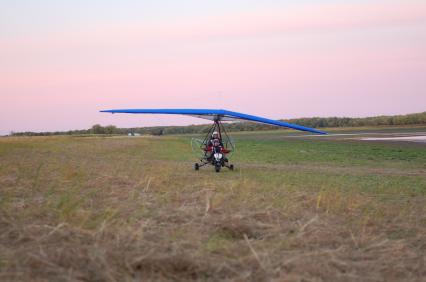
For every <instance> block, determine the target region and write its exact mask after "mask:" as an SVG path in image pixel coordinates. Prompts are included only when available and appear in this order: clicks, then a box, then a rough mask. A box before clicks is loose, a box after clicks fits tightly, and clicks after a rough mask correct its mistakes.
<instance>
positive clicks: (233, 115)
mask: <svg viewBox="0 0 426 282" xmlns="http://www.w3.org/2000/svg"><path fill="white" fill-rule="evenodd" d="M101 112H103V113H113V114H115V113H124V114H165V115H188V116H193V117H197V118H203V119H209V120H213V121H232V120H238V121H252V122H258V123H264V124H270V125H275V126H281V127H287V128H292V129H296V130H300V131H307V132H312V133H317V134H327V132H324V131H321V130H317V129H314V128H309V127H305V126H301V125H297V124H292V123H287V122H283V121H279V120H273V119H268V118H263V117H258V116H253V115H247V114H242V113H238V112H232V111H227V110H211V109H119V110H103V111H101Z"/></svg>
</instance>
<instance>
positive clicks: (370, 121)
mask: <svg viewBox="0 0 426 282" xmlns="http://www.w3.org/2000/svg"><path fill="white" fill-rule="evenodd" d="M283 121H285V122H289V123H296V124H299V125H302V126H307V127H313V128H324V127H328V128H332V127H367V126H392V125H426V112H423V113H415V114H408V115H394V116H375V117H365V118H348V117H326V118H321V117H313V118H298V119H288V120H283ZM210 127H211V125H210V124H209V125H188V126H154V127H136V128H118V127H116V126H114V125H108V126H101V125H100V124H95V125H93V126H92V127H91V128H89V129H82V130H69V131H55V132H30V131H27V132H12V133H11V134H10V135H13V136H49V135H87V134H106V135H124V134H141V135H170V134H198V133H207V132H208V130H209V129H210ZM225 128H226V130H227V131H230V132H235V131H259V130H278V129H281V128H279V127H275V126H271V125H265V124H259V123H251V122H235V123H227V124H225Z"/></svg>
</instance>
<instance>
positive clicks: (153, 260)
mask: <svg viewBox="0 0 426 282" xmlns="http://www.w3.org/2000/svg"><path fill="white" fill-rule="evenodd" d="M424 132H426V128H420V127H419V128H402V129H389V128H382V129H377V128H376V129H374V128H373V129H368V130H364V131H363V134H361V135H358V134H359V133H360V132H359V131H357V129H350V130H341V131H336V132H333V133H336V135H332V136H325V137H324V136H323V137H309V136H303V135H304V134H303V133H294V132H293V133H290V132H288V131H273V132H252V133H237V134H233V136H234V138H235V140H236V141H237V151H238V152H237V153H236V154H235V155H234V156H233V157H232V162H233V163H234V164H235V166H236V170H235V171H233V172H232V171H228V170H223V172H221V173H219V174H217V173H215V172H214V169H213V167H206V168H203V169H202V170H200V171H198V172H196V171H194V170H193V163H194V161H195V160H196V158H195V157H194V155H193V153H192V151H191V148H190V146H189V144H190V139H191V137H190V136H163V137H96V136H92V137H70V136H60V137H32V138H29V137H19V138H18V137H16V138H15V137H8V138H0V280H1V281H11V280H18V281H29V280H31V281H69V280H72V281H75V280H82V281H147V280H156V281H158V280H170V281H176V280H202V281H217V280H231V281H426V263H425V261H426V143H415V142H408V141H389V142H387V141H384V140H376V141H373V140H370V141H368V140H360V139H361V138H362V137H366V136H365V133H368V137H386V136H389V137H392V136H407V134H408V135H422V134H423V135H426V134H424ZM337 134H338V135H337Z"/></svg>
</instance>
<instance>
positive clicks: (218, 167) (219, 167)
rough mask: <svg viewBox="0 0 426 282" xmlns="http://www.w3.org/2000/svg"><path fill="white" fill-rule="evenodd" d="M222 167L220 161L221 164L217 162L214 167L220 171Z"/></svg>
mask: <svg viewBox="0 0 426 282" xmlns="http://www.w3.org/2000/svg"><path fill="white" fill-rule="evenodd" d="M221 168H222V166H221V165H220V163H219V164H216V165H215V166H214V169H215V171H216V172H220V169H221Z"/></svg>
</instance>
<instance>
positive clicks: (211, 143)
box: [207, 131, 223, 148]
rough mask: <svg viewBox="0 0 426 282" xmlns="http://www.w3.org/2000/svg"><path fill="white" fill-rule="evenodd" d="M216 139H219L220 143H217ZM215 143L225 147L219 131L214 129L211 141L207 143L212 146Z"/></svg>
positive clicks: (209, 146)
mask: <svg viewBox="0 0 426 282" xmlns="http://www.w3.org/2000/svg"><path fill="white" fill-rule="evenodd" d="M214 141H219V144H215V142H214ZM215 145H216V146H221V147H223V143H222V140H221V138H220V136H219V132H217V131H214V132H213V133H212V138H210V140H209V142H208V143H207V147H208V148H211V147H214V146H215Z"/></svg>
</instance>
